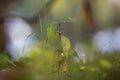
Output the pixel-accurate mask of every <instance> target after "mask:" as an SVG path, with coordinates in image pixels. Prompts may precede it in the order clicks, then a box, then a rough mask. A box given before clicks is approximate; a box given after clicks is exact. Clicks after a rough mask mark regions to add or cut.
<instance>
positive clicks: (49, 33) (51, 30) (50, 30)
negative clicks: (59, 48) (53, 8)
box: [47, 22, 57, 39]
mask: <svg viewBox="0 0 120 80" xmlns="http://www.w3.org/2000/svg"><path fill="white" fill-rule="evenodd" d="M56 25H57V24H56V23H55V22H53V23H51V24H50V26H49V27H48V28H47V36H48V39H50V38H51V37H52V36H53V35H54V32H55V29H56Z"/></svg>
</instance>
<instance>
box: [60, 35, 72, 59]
mask: <svg viewBox="0 0 120 80" xmlns="http://www.w3.org/2000/svg"><path fill="white" fill-rule="evenodd" d="M61 47H62V50H63V53H64V54H65V56H66V57H68V55H69V50H70V48H71V44H70V40H69V39H68V38H67V37H65V36H63V35H62V36H61Z"/></svg>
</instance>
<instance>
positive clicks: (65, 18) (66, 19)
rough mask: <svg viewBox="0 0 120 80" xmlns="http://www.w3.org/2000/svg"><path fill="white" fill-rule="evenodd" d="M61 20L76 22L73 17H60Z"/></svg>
mask: <svg viewBox="0 0 120 80" xmlns="http://www.w3.org/2000/svg"><path fill="white" fill-rule="evenodd" d="M61 22H64V23H66V22H77V20H75V19H73V18H72V17H69V16H68V17H64V18H62V19H61Z"/></svg>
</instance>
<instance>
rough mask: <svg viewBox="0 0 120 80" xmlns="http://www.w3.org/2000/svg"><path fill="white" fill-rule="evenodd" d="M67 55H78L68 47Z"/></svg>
mask: <svg viewBox="0 0 120 80" xmlns="http://www.w3.org/2000/svg"><path fill="white" fill-rule="evenodd" d="M68 55H71V56H78V55H77V52H76V51H75V50H74V49H73V48H70V49H69V53H68Z"/></svg>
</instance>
